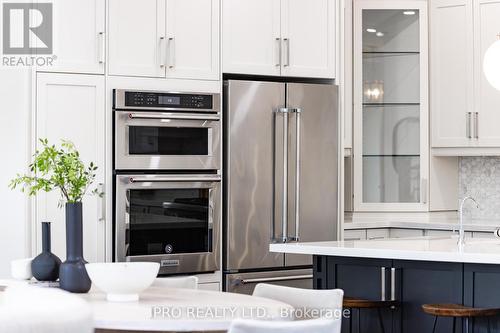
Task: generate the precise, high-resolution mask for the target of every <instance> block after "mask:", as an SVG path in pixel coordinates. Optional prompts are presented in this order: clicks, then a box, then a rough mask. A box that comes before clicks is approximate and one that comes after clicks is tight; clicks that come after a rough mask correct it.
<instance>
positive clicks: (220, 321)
mask: <svg viewBox="0 0 500 333" xmlns="http://www.w3.org/2000/svg"><path fill="white" fill-rule="evenodd" d="M81 297H82V298H84V299H85V300H87V301H88V302H89V303H90V305H91V307H92V310H93V314H94V324H95V328H98V329H110V330H134V331H135V330H137V331H174V332H179V331H183V332H185V331H225V330H227V329H228V328H229V326H230V324H231V321H232V320H233V319H235V318H239V317H243V318H250V319H266V320H269V319H270V320H292V319H293V318H292V316H291V314H292V311H291V310H292V309H293V308H292V307H291V306H290V305H288V304H285V303H281V302H277V301H273V300H270V299H265V298H260V297H255V296H248V295H242V294H235V293H226V292H216V291H207V290H192V289H167V288H157V287H151V288H149V289H147V290H146V291H145V292H144V293H142V294H141V295H140V299H139V301H137V302H124V303H115V302H108V301H106V298H105V295H104V294H103V293H100V292H91V293H89V294H85V295H82V296H81ZM282 310H283V311H282ZM283 314H290V317H287V316H283Z"/></svg>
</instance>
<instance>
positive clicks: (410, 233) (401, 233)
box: [390, 228, 424, 238]
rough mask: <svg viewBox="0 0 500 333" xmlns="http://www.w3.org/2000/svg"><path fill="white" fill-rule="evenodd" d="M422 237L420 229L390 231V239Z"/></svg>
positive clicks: (395, 229)
mask: <svg viewBox="0 0 500 333" xmlns="http://www.w3.org/2000/svg"><path fill="white" fill-rule="evenodd" d="M423 235H424V231H423V230H422V229H398V228H394V229H391V231H390V236H391V238H406V237H421V236H423Z"/></svg>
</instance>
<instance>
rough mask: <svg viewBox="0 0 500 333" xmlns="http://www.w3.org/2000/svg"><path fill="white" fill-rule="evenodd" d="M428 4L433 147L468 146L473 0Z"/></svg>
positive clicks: (470, 141)
mask: <svg viewBox="0 0 500 333" xmlns="http://www.w3.org/2000/svg"><path fill="white" fill-rule="evenodd" d="M429 4H430V6H431V15H430V19H431V24H430V30H431V31H430V34H429V36H430V43H431V44H430V45H431V47H430V66H431V67H430V80H429V82H430V100H431V109H430V112H431V117H432V118H431V119H432V121H431V126H432V147H466V146H469V145H471V144H472V139H471V138H472V136H473V133H472V124H471V122H472V121H473V119H472V118H473V116H474V115H473V112H474V102H473V68H472V57H473V49H472V47H473V42H472V0H432V1H430V2H429ZM492 38H494V36H492Z"/></svg>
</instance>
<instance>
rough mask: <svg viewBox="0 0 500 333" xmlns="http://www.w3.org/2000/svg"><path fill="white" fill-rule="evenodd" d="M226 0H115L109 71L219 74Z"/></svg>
mask: <svg viewBox="0 0 500 333" xmlns="http://www.w3.org/2000/svg"><path fill="white" fill-rule="evenodd" d="M219 1H220V0H141V1H137V0H109V74H110V75H125V76H145V77H162V78H164V77H169V78H179V79H201V80H203V79H206V80H218V79H219V76H220V75H219V22H220V19H219V7H220V5H219Z"/></svg>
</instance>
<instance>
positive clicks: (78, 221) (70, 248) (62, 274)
mask: <svg viewBox="0 0 500 333" xmlns="http://www.w3.org/2000/svg"><path fill="white" fill-rule="evenodd" d="M86 263H87V262H86V261H85V259H83V224H82V203H81V202H76V203H67V204H66V261H65V262H63V263H62V264H61V268H60V269H59V282H60V286H61V289H64V290H66V291H69V292H72V293H86V292H88V291H89V290H90V286H91V284H92V283H91V281H90V278H89V275H88V274H87V270H86V269H85V264H86Z"/></svg>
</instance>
